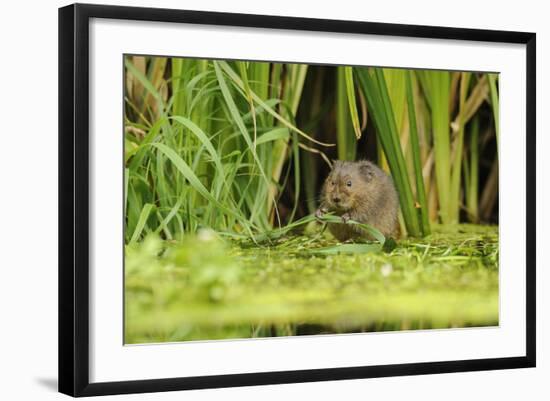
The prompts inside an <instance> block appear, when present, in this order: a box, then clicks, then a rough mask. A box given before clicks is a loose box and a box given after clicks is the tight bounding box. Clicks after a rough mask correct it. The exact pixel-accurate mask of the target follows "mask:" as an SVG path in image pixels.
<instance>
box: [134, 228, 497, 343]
mask: <svg viewBox="0 0 550 401" xmlns="http://www.w3.org/2000/svg"><path fill="white" fill-rule="evenodd" d="M335 244H337V243H336V242H335V241H334V240H331V239H329V238H328V237H327V236H320V235H311V236H306V235H301V236H288V237H285V238H280V239H278V240H277V242H276V243H274V244H270V245H269V246H267V245H256V244H252V243H247V242H237V241H233V240H227V239H221V238H220V237H219V236H218V235H217V234H215V233H213V232H211V231H201V232H199V233H198V234H197V235H192V236H191V235H190V236H187V237H185V238H183V239H182V240H181V241H177V242H176V241H172V242H167V241H162V240H160V239H159V238H157V237H151V236H150V237H147V238H146V239H145V240H144V241H142V242H139V243H134V244H131V245H127V246H126V265H125V341H126V343H148V342H165V341H185V340H207V339H224V338H249V337H266V336H289V335H311V334H325V333H350V332H369V331H391V330H413V329H430V328H455V327H472V326H494V325H498V316H499V310H498V296H499V295H498V294H499V292H498V256H499V248H498V227H496V226H473V225H458V226H453V227H437V226H436V227H435V228H434V233H433V234H432V235H430V236H429V237H426V238H423V239H401V240H397V246H396V247H395V248H394V249H393V250H391V251H389V252H388V251H386V252H383V251H375V252H367V253H343V254H337V253H329V254H323V253H319V252H316V250H318V249H319V248H326V247H327V246H331V245H335ZM342 249H345V248H342Z"/></svg>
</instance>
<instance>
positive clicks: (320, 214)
mask: <svg viewBox="0 0 550 401" xmlns="http://www.w3.org/2000/svg"><path fill="white" fill-rule="evenodd" d="M326 212H327V211H326V210H325V209H324V208H322V207H320V208H319V209H317V210H316V211H315V217H316V218H318V219H320V218H321V217H323V215H324V214H325V213H326Z"/></svg>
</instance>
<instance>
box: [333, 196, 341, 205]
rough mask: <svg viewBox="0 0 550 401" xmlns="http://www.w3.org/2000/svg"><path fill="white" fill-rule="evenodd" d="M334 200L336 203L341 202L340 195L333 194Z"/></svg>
mask: <svg viewBox="0 0 550 401" xmlns="http://www.w3.org/2000/svg"><path fill="white" fill-rule="evenodd" d="M332 201H333V202H334V203H340V197H339V196H333V197H332Z"/></svg>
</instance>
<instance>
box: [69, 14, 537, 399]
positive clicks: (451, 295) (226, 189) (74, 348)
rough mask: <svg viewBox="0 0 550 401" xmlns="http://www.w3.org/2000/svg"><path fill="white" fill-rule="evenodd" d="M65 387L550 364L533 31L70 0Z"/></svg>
mask: <svg viewBox="0 0 550 401" xmlns="http://www.w3.org/2000/svg"><path fill="white" fill-rule="evenodd" d="M59 216H60V220H59V390H60V391H61V392H63V393H66V394H69V395H73V396H91V395H103V394H118V393H133V392H151V391H168V390H184V389H199V388H213V387H225V386H247V385H259V384H276V383H290V382H307V381H320V380H342V379H353V378H370V377H381V376H397V375H417V374H428V373H440V372H460V371H474V370H488V369H510V368H525V367H532V366H535V267H536V265H535V246H536V245H535V244H536V242H535V221H536V218H535V34H534V33H523V32H508V31H487V30H474V29H462V28H445V27H431V26H414V25H396V24H391V23H369V22H357V21H336V20H320V19H308V18H295V17H280V16H264V15H243V14H231V13H214V12H202V11H183V10H168V9H149V8H135V7H118V6H101V5H85V4H78V5H70V6H67V7H64V8H61V9H60V10H59Z"/></svg>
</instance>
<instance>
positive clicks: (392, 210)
mask: <svg viewBox="0 0 550 401" xmlns="http://www.w3.org/2000/svg"><path fill="white" fill-rule="evenodd" d="M348 184H351V186H350V185H348ZM398 209H399V200H398V197H397V192H396V190H395V186H394V184H393V181H392V179H391V177H390V176H388V175H387V174H386V173H385V172H383V171H382V170H381V169H380V168H378V166H376V165H375V164H373V163H371V162H369V161H366V160H362V161H357V162H346V161H339V160H336V161H335V162H334V165H333V167H332V171H331V172H330V174H329V175H328V177H327V179H326V180H325V182H324V184H323V188H322V190H321V205H320V206H319V209H318V210H317V212H316V215H317V216H320V215H322V214H323V213H327V212H333V213H334V214H336V215H337V216H341V217H342V220H343V223H339V224H333V223H331V224H329V230H330V232H331V233H332V235H334V236H335V237H336V238H337V239H338V240H340V241H346V240H348V239H354V238H359V237H365V238H369V236H368V234H366V233H365V232H364V230H361V229H360V228H358V227H357V226H354V225H351V224H345V223H346V222H347V220H349V219H352V220H355V221H358V222H360V223H365V224H369V225H371V226H373V227H375V228H377V229H378V230H379V231H380V232H382V234H384V235H385V236H396V234H397V227H398V225H397V224H398V220H397V213H398Z"/></svg>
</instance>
